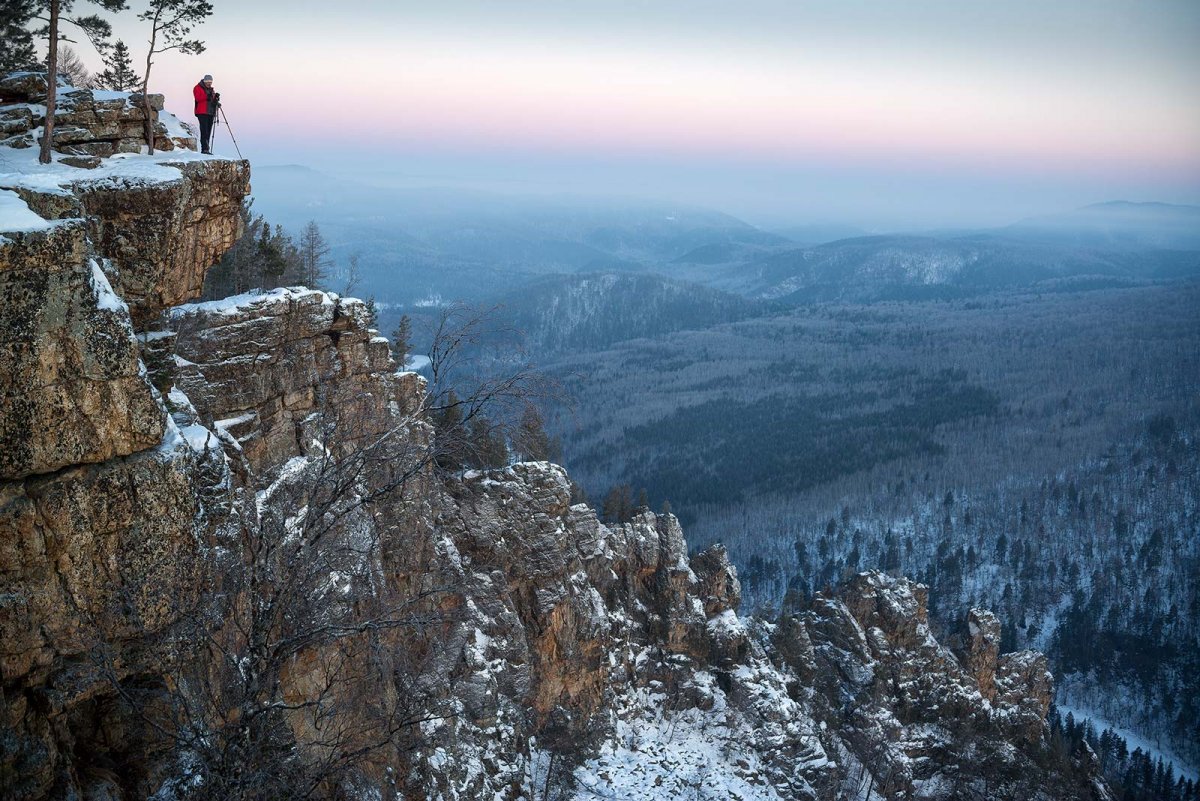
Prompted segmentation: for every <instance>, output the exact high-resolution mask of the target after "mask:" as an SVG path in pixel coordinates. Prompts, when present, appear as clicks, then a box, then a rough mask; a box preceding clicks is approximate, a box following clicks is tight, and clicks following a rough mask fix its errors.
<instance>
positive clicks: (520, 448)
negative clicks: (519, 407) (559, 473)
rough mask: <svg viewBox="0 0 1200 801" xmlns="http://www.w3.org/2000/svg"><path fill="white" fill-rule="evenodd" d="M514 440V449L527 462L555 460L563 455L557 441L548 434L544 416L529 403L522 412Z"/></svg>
mask: <svg viewBox="0 0 1200 801" xmlns="http://www.w3.org/2000/svg"><path fill="white" fill-rule="evenodd" d="M513 440H514V441H513V447H514V448H515V449H516V451H517V453H519V454H521V456H522V458H524V459H526V460H527V461H531V462H541V461H547V460H554V459H558V458H559V457H560V456H561V455H562V447H561V445H560V444H559V442H558V440H557V439H551V437H550V435H549V434H547V433H546V425H545V422H544V421H543V420H542V414H541V412H539V411H538V408H537V406H535V405H533V404H532V403H527V404H526V405H525V409H524V411H522V412H521V420H520V422H519V423H517V432H516V435H515V436H514V437H513Z"/></svg>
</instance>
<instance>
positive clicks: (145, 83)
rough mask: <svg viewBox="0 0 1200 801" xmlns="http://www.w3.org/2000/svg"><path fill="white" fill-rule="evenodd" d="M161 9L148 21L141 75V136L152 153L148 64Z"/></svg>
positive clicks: (150, 61) (155, 40)
mask: <svg viewBox="0 0 1200 801" xmlns="http://www.w3.org/2000/svg"><path fill="white" fill-rule="evenodd" d="M160 13H162V12H161V11H159V12H156V13H155V15H154V20H153V21H152V22H151V23H150V49H149V50H147V51H146V73H145V74H144V75H143V76H142V116H143V117H144V118H145V119H143V120H142V136H143V138H145V140H146V146H147V147H148V148H150V150H149V153H150V154H151V155H154V124H153V123H152V122H151V120H150V112H151V111H152V110H153V109H151V108H150V66H151V65H152V64H153V63H154V62H153V61H152V59H153V58H154V45H155V44H156V43H157V39H158V15H159V14H160Z"/></svg>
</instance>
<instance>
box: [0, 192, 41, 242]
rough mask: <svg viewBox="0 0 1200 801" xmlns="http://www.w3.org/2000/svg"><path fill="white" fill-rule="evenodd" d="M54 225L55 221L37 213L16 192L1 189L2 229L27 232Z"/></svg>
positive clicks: (0, 225)
mask: <svg viewBox="0 0 1200 801" xmlns="http://www.w3.org/2000/svg"><path fill="white" fill-rule="evenodd" d="M53 227H54V223H52V222H50V221H49V220H43V219H42V218H41V217H39V216H38V215H37V214H35V213H34V212H33V210H31V209H30V208H29V205H28V204H27V203H26V202H25V201H24V200H21V198H20V196H19V195H17V193H16V192H10V191H8V190H6V189H0V231H2V232H5V233H27V232H30V231H45V230H46V229H48V228H53Z"/></svg>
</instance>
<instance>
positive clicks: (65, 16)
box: [33, 0, 149, 164]
mask: <svg viewBox="0 0 1200 801" xmlns="http://www.w3.org/2000/svg"><path fill="white" fill-rule="evenodd" d="M91 2H93V3H95V4H96V5H98V6H100V7H101V8H104V9H105V10H107V11H123V10H124V9H125V0H91ZM74 5H75V0H36V2H34V3H33V9H34V12H35V15H36V16H35V17H34V18H35V19H38V20H40V21H42V22H44V23H46V27H45V28H43V29H42V30H41V31H39V32H38V33H39V35H40V34H42V33H44V34H45V35H46V124H45V126H44V129H43V133H42V149H41V152H40V153H39V154H38V161H40V162H41V163H42V164H49V163H50V149H51V147H52V146H53V144H54V112H55V110H56V108H57V105H58V78H57V76H58V42H59V40H60V39H62V38H63V35H62V31H61V28H62V25H63V23H70V24H72V25H74V26H75V27H76V28H78V29H79V30H81V31H83V33H84V35H85V36H87V38H88V40H89V41H90V42H91V43H92V46H93V47H95V48H96V51H97V52H98V53H100V55H101V56H104V55H106V54H107V52H108V48H109V43H108V37H109V36H111V35H112V26H111V25H110V24H109V23H108V21H107V20H104V19H101V18H100V17H98V16H96V15H95V14H89V15H87V16H74V17H73V16H70V13H71V9H72V8H73V7H74ZM147 125H149V122H148V121H147Z"/></svg>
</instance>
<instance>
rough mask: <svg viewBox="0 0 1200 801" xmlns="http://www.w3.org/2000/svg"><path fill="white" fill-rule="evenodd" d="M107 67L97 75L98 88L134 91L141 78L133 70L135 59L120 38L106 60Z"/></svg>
mask: <svg viewBox="0 0 1200 801" xmlns="http://www.w3.org/2000/svg"><path fill="white" fill-rule="evenodd" d="M104 65H105V69H104V71H103V72H101V73H100V74H99V75H97V76H96V81H95V84H96V88H98V89H111V90H112V91H114V92H132V91H133V90H134V89H135V88H136V87H137V85H138V83H139V81H140V78H138V74H137V73H136V72H134V71H133V60H132V59H131V58H130V56H129V48H128V47H126V46H125V43H124V42H122V41H121V40H120V39H118V40H117V43H116V44H114V45H113V48H112V52H110V53H109V54H108V58H106V59H105V60H104Z"/></svg>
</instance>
